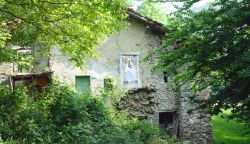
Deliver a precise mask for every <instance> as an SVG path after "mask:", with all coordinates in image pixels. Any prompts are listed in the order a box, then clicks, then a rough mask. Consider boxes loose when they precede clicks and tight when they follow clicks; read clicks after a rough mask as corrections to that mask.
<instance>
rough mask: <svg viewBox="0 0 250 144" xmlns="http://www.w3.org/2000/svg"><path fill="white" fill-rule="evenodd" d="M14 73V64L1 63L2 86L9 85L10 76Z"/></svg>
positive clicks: (0, 82) (0, 81)
mask: <svg viewBox="0 0 250 144" xmlns="http://www.w3.org/2000/svg"><path fill="white" fill-rule="evenodd" d="M11 72H12V64H6V63H0V84H8V83H9V78H8V75H9V74H11Z"/></svg>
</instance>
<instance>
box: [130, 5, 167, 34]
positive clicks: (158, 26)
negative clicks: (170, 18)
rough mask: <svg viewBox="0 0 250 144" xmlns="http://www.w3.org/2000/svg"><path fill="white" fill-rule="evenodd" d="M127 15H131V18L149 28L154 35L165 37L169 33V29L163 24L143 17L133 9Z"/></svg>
mask: <svg viewBox="0 0 250 144" xmlns="http://www.w3.org/2000/svg"><path fill="white" fill-rule="evenodd" d="M127 14H128V15H129V18H132V19H135V20H138V21H140V22H142V23H143V24H145V25H146V26H148V27H149V29H150V30H151V32H152V33H153V34H157V35H160V36H163V35H165V34H166V33H167V29H166V28H165V27H164V25H163V24H162V23H160V22H157V21H154V20H153V19H151V18H149V17H147V16H143V15H141V14H140V13H138V12H136V11H135V10H133V9H131V8H129V9H128V10H127Z"/></svg>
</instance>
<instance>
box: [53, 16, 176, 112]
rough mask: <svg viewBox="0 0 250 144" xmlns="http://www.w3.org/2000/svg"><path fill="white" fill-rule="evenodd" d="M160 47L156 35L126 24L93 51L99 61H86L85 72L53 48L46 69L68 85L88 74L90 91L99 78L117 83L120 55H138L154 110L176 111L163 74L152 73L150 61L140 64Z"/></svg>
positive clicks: (174, 100)
mask: <svg viewBox="0 0 250 144" xmlns="http://www.w3.org/2000/svg"><path fill="white" fill-rule="evenodd" d="M160 44H161V39H160V38H159V37H158V36H157V35H153V34H152V33H151V32H150V31H149V30H148V29H147V28H146V27H145V26H144V25H143V24H141V23H138V22H136V21H130V26H129V27H128V28H127V29H125V30H123V31H121V32H119V33H116V34H114V35H113V36H111V37H109V38H108V39H107V40H106V42H104V44H102V45H101V46H100V48H98V49H97V50H96V51H97V52H98V53H99V57H100V59H99V60H93V59H89V60H88V64H87V68H86V69H85V70H80V69H79V68H76V67H75V65H74V64H73V63H69V62H68V59H67V58H66V57H64V56H62V55H61V54H60V53H59V52H58V49H56V48H55V49H53V51H52V52H53V55H52V57H51V58H50V66H51V70H52V71H54V74H56V75H57V76H59V77H60V79H61V80H63V81H66V82H67V83H70V84H72V85H74V82H75V76H76V75H90V76H91V88H92V90H94V89H97V88H98V87H102V86H103V79H104V78H105V77H106V76H112V77H113V78H114V79H115V80H120V75H119V67H120V54H122V53H139V54H140V78H141V84H142V87H154V88H155V89H156V91H155V92H154V93H153V95H154V97H155V99H156V101H158V102H159V104H158V105H157V108H156V110H155V111H165V110H173V109H177V107H176V106H177V104H176V97H175V96H174V94H173V93H172V92H171V91H170V90H169V89H168V86H167V84H166V83H165V82H164V79H163V74H162V73H161V72H160V73H156V72H152V69H151V68H152V61H151V62H142V60H143V58H145V57H146V56H147V55H148V54H149V53H150V52H151V51H152V50H153V49H154V48H156V47H159V46H160Z"/></svg>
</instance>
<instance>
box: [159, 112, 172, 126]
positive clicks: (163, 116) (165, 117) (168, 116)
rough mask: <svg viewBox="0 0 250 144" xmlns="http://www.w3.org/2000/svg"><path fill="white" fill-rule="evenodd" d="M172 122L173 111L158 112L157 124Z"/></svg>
mask: <svg viewBox="0 0 250 144" xmlns="http://www.w3.org/2000/svg"><path fill="white" fill-rule="evenodd" d="M173 122H174V113H173V112H160V113H159V124H164V125H166V124H171V123H173Z"/></svg>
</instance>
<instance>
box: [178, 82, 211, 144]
mask: <svg viewBox="0 0 250 144" xmlns="http://www.w3.org/2000/svg"><path fill="white" fill-rule="evenodd" d="M188 89H189V88H188V86H183V87H182V90H181V91H182V93H181V94H180V95H179V97H178V100H179V107H178V116H179V137H180V138H181V139H182V140H183V143H187V144H211V143H212V142H213V139H212V123H211V115H210V114H209V113H208V107H204V105H205V106H206V105H207V106H208V101H207V100H206V95H204V94H202V95H199V96H198V95H197V96H195V97H193V98H190V96H191V93H190V92H189V90H188ZM206 94H209V93H206ZM202 106H203V107H202ZM201 107H202V108H201Z"/></svg>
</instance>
